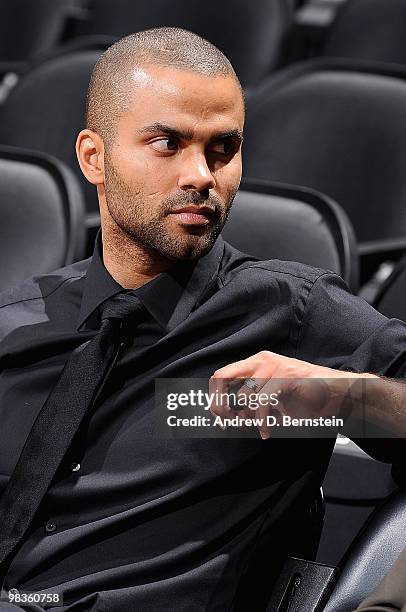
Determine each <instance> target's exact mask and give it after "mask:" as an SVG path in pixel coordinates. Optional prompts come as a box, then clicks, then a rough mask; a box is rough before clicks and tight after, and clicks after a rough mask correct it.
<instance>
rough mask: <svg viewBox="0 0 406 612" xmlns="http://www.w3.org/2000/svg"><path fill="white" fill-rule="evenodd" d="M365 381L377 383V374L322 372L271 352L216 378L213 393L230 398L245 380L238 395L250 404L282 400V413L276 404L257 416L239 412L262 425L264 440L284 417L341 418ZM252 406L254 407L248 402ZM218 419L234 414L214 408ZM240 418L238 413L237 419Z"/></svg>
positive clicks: (262, 407)
mask: <svg viewBox="0 0 406 612" xmlns="http://www.w3.org/2000/svg"><path fill="white" fill-rule="evenodd" d="M361 378H373V379H375V380H378V377H377V376H374V375H373V374H356V373H353V372H345V371H340V370H333V369H331V368H326V367H322V366H317V365H314V364H311V363H307V362H305V361H300V360H299V359H292V358H290V357H284V356H282V355H278V354H276V353H271V352H269V351H261V352H259V353H257V354H256V355H253V356H251V357H249V358H248V359H243V360H241V361H236V362H235V363H231V364H229V365H227V366H225V367H223V368H220V369H219V370H216V372H214V374H213V376H212V377H211V379H210V383H209V388H210V391H211V392H212V393H215V392H216V391H217V394H216V395H217V397H218V396H219V394H220V393H228V392H229V389H230V386H232V385H235V383H236V382H238V380H241V379H242V380H241V387H240V388H239V390H238V395H239V396H240V395H245V396H247V398H249V397H250V396H252V394H255V395H256V396H257V397H258V396H259V395H260V394H264V395H263V397H264V398H265V395H266V396H267V397H271V396H272V397H277V398H278V400H277V401H278V403H277V407H275V405H272V404H271V403H269V402H268V403H266V404H265V405H262V404H261V405H259V406H258V408H256V409H255V412H253V411H252V409H250V408H244V409H241V410H238V415H239V417H240V418H241V419H246V418H253V417H255V418H256V419H258V420H259V421H260V422H261V423H262V425H260V426H259V431H260V435H261V437H262V438H263V439H266V438H269V437H270V435H271V434H270V431H271V428H270V427H268V426H267V416H268V415H269V416H275V417H276V418H277V419H278V418H281V417H282V416H283V415H289V416H291V417H295V418H296V417H299V418H300V417H308V418H312V417H315V416H324V417H331V416H339V414H340V411H342V409H343V406H344V403H345V404H346V405H348V404H347V402H348V401H350V402H353V401H354V397H353V396H352V395H351V394H350V390H351V389H352V388H354V386H353V383H354V382H356V380H359V379H361ZM247 405H248V402H247ZM211 412H212V414H213V415H214V416H220V417H221V418H222V419H223V418H230V416H232V409H231V408H230V407H229V406H228V405H227V404H225V403H217V404H214V405H213V406H212V409H211ZM234 414H235V413H234Z"/></svg>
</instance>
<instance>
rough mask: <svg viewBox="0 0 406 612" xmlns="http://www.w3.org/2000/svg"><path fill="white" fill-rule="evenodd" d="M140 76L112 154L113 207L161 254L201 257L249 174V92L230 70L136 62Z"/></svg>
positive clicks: (108, 165) (109, 187) (130, 230)
mask: <svg viewBox="0 0 406 612" xmlns="http://www.w3.org/2000/svg"><path fill="white" fill-rule="evenodd" d="M132 81H133V82H132V83H131V84H130V86H129V90H128V91H129V95H130V96H131V101H130V106H129V110H128V111H127V112H125V114H124V115H123V116H122V117H121V118H120V120H119V121H118V125H117V132H116V134H115V138H114V143H113V144H112V146H111V147H110V148H109V150H108V151H107V152H106V155H105V195H106V204H107V208H108V211H109V214H110V215H111V217H112V218H113V219H114V221H115V223H116V224H117V225H118V226H119V227H120V228H121V230H122V231H124V232H125V233H126V234H127V235H128V236H130V237H131V238H132V239H133V240H134V241H135V242H136V243H137V244H139V245H140V246H141V247H142V248H144V249H145V250H146V251H147V252H148V253H151V254H152V255H153V256H156V255H159V256H160V257H163V258H165V259H169V260H177V259H194V258H198V257H201V256H202V255H204V254H205V253H207V252H208V251H209V250H210V248H211V247H212V245H213V243H214V241H215V239H216V238H217V236H218V234H219V233H220V231H221V229H222V227H223V225H224V223H225V221H226V218H227V214H228V211H229V208H230V206H231V203H232V201H233V198H234V195H235V193H236V191H237V189H238V185H239V182H240V179H241V140H242V130H243V124H244V107H243V101H242V96H241V92H240V90H239V87H238V85H237V83H236V82H235V80H234V79H233V78H232V77H229V76H227V77H224V76H217V77H206V76H202V75H199V74H196V73H193V72H189V71H183V70H175V69H173V68H161V67H156V66H148V67H147V68H143V69H142V70H141V69H137V70H134V72H133V74H132ZM102 214H103V212H102Z"/></svg>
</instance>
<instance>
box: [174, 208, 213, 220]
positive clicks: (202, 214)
mask: <svg viewBox="0 0 406 612" xmlns="http://www.w3.org/2000/svg"><path fill="white" fill-rule="evenodd" d="M170 214H171V215H175V217H176V220H177V221H178V223H180V224H181V225H208V224H209V223H210V221H211V218H212V217H213V216H214V209H213V208H211V207H210V206H207V205H203V206H196V205H190V206H183V207H182V208H176V209H174V210H171V212H170Z"/></svg>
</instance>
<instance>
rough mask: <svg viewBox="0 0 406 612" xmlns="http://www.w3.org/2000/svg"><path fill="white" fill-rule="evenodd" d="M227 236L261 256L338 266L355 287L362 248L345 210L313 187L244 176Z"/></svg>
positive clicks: (329, 267) (250, 253) (225, 228)
mask: <svg viewBox="0 0 406 612" xmlns="http://www.w3.org/2000/svg"><path fill="white" fill-rule="evenodd" d="M223 237H224V238H225V239H226V240H227V241H228V242H230V243H231V244H232V245H234V246H235V247H237V248H238V249H240V250H241V251H243V252H245V253H248V254H249V255H253V256H254V257H257V258H258V259H272V258H276V259H285V260H291V261H292V260H293V261H300V262H301V263H305V264H308V265H313V266H315V267H318V268H324V269H327V270H332V271H333V272H336V273H337V274H339V275H340V276H342V277H343V278H344V280H345V281H346V282H347V283H348V284H349V286H350V287H351V288H352V289H353V290H354V291H355V290H356V289H357V282H358V254H357V252H356V246H355V239H354V235H353V230H352V227H351V224H350V223H349V221H348V218H347V216H346V214H345V213H344V211H342V210H341V209H340V207H339V206H338V205H337V204H336V203H335V202H333V201H332V200H330V199H329V198H327V197H325V196H323V195H322V194H320V193H317V192H315V191H313V190H311V189H304V188H298V187H294V186H292V185H282V184H276V183H268V182H266V181H250V180H243V181H242V183H241V185H240V189H239V191H238V193H237V196H236V198H235V201H234V204H233V206H232V208H231V213H230V216H229V218H228V221H227V223H226V225H225V227H224V230H223Z"/></svg>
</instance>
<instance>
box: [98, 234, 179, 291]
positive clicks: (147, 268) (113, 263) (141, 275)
mask: <svg viewBox="0 0 406 612" xmlns="http://www.w3.org/2000/svg"><path fill="white" fill-rule="evenodd" d="M103 263H104V265H105V267H106V269H107V271H108V272H109V274H110V275H111V276H112V277H113V278H114V280H115V281H117V282H118V283H119V284H120V285H121V286H122V287H124V289H137V288H138V287H141V286H142V285H145V283H148V282H149V281H151V280H152V279H154V278H156V277H157V276H158V275H159V274H161V273H162V272H165V270H167V269H168V268H170V266H171V265H172V264H171V262H169V261H168V260H164V259H160V258H158V257H155V258H154V257H153V256H152V255H151V254H148V253H146V252H145V251H144V250H143V249H142V248H141V247H140V246H139V245H137V244H135V243H134V242H132V241H130V240H128V241H127V240H125V241H123V240H120V241H116V240H112V239H109V238H106V237H105V236H103Z"/></svg>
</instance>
